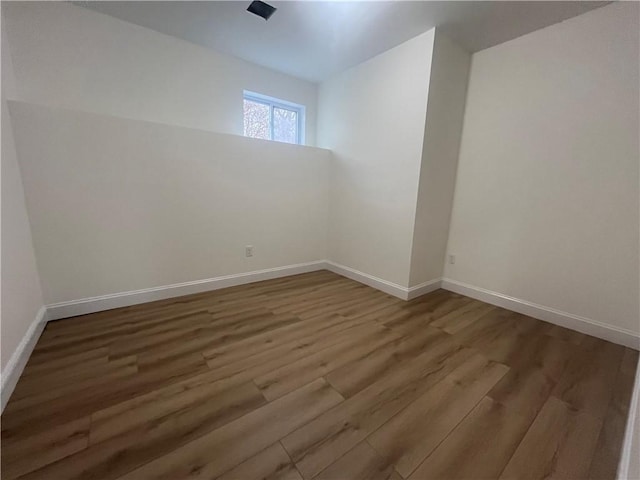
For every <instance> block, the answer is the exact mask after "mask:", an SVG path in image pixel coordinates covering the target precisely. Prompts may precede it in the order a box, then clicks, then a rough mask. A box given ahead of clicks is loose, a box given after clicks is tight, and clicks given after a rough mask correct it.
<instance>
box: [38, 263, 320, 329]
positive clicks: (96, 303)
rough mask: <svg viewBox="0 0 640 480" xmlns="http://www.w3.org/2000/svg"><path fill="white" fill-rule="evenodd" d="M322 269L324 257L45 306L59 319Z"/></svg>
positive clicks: (49, 312)
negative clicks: (313, 260) (317, 259)
mask: <svg viewBox="0 0 640 480" xmlns="http://www.w3.org/2000/svg"><path fill="white" fill-rule="evenodd" d="M324 269H326V263H325V262H324V260H319V261H316V262H309V263H299V264H296V265H287V266H284V267H276V268H268V269H265V270H256V271H253V272H246V273H238V274H234V275H225V276H222V277H215V278H207V279H204V280H196V281H193V282H184V283H176V284H173V285H164V286H161V287H153V288H145V289H142V290H133V291H129V292H121V293H114V294H110V295H102V296H99V297H91V298H83V299H80V300H72V301H69V302H61V303H54V304H52V305H47V313H48V318H49V320H58V319H60V318H67V317H75V316H77V315H86V314H88V313H95V312H100V311H103V310H110V309H112V308H119V307H128V306H131V305H137V304H140V303H146V302H152V301H155V300H164V299H167V298H173V297H180V296H182V295H190V294H192V293H201V292H207V291H211V290H218V289H220V288H227V287H234V286H236V285H244V284H246V283H253V282H260V281H262V280H271V279H273V278H280V277H287V276H289V275H298V274H300V273H308V272H314V271H317V270H324Z"/></svg>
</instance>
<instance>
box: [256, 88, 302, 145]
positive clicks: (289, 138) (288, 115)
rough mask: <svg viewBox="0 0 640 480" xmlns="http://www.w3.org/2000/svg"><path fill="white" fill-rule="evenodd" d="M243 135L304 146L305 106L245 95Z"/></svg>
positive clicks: (262, 96) (271, 98)
mask: <svg viewBox="0 0 640 480" xmlns="http://www.w3.org/2000/svg"><path fill="white" fill-rule="evenodd" d="M244 136H245V137H252V138H262V139H264V140H275V141H276V142H285V143H298V144H302V143H304V106H302V105H298V104H296V103H291V102H287V101H285V100H279V99H277V98H273V97H267V96H266V95H260V94H259V93H253V92H247V91H246V90H245V92H244Z"/></svg>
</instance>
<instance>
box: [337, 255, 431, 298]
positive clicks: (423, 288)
mask: <svg viewBox="0 0 640 480" xmlns="http://www.w3.org/2000/svg"><path fill="white" fill-rule="evenodd" d="M326 268H327V270H330V271H332V272H333V273H337V274H338V275H342V276H343V277H347V278H350V279H351V280H355V281H356V282H360V283H364V284H365V285H368V286H370V287H373V288H375V289H376V290H380V291H382V292H384V293H388V294H389V295H393V296H394V297H398V298H400V299H402V300H411V299H413V298H417V297H419V296H421V295H425V294H427V293H429V292H433V291H434V290H437V289H438V288H440V279H439V278H437V279H435V280H431V281H429V282H425V283H421V284H419V285H416V286H414V287H403V286H402V285H398V284H397V283H393V282H389V281H388V280H384V279H382V278H379V277H375V276H373V275H369V274H368V273H364V272H361V271H359V270H356V269H355V268H351V267H347V266H345V265H340V264H339V263H335V262H332V261H330V260H327V261H326Z"/></svg>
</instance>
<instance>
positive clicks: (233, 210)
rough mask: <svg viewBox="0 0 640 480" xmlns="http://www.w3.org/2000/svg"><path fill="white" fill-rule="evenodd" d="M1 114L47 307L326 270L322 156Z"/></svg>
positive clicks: (212, 136)
mask: <svg viewBox="0 0 640 480" xmlns="http://www.w3.org/2000/svg"><path fill="white" fill-rule="evenodd" d="M9 107H10V113H11V118H12V122H13V125H14V129H15V141H16V147H17V151H18V155H19V158H20V162H21V167H22V172H23V182H24V188H25V192H26V197H27V207H28V210H29V216H30V219H31V225H32V229H33V237H34V244H35V250H36V256H37V259H38V267H39V269H40V275H41V278H42V285H43V292H44V298H45V302H46V303H47V304H51V303H56V302H63V301H69V300H77V299H82V298H87V297H92V296H98V295H105V294H110V293H117V292H123V291H130V290H136V289H142V288H150V287H154V286H162V285H168V284H174V283H180V282H186V281H193V280H199V279H206V278H212V277H217V276H222V275H229V274H234V273H242V272H247V271H253V270H260V269H266V268H272V267H280V266H285V265H290V264H297V263H304V262H310V261H316V260H324V259H325V258H326V229H327V215H328V204H329V200H328V185H329V167H330V156H331V152H328V151H326V150H321V149H317V148H312V147H305V146H298V145H289V144H284V143H277V142H269V141H264V140H255V139H250V138H245V137H239V136H235V135H225V134H218V133H212V132H207V131H203V130H195V129H189V128H183V127H175V126H168V125H164V124H158V123H151V122H144V121H137V120H127V119H122V118H116V117H111V116H107V115H98V114H94V113H85V112H78V111H71V110H63V109H59V108H52V107H44V106H37V105H32V104H27V103H23V102H9ZM245 245H253V246H254V248H255V256H253V257H251V258H245V252H244V246H245Z"/></svg>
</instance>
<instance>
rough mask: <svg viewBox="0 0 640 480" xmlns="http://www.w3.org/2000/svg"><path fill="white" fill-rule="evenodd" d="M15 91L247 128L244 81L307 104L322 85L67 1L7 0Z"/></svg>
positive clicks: (70, 103) (216, 127) (310, 124)
mask: <svg viewBox="0 0 640 480" xmlns="http://www.w3.org/2000/svg"><path fill="white" fill-rule="evenodd" d="M2 9H3V13H4V15H5V16H6V18H7V20H8V21H7V29H8V39H9V43H10V46H11V53H12V56H13V63H14V68H15V74H16V78H17V79H18V84H17V85H18V89H17V92H16V96H15V97H12V99H17V100H23V101H27V102H31V103H38V104H43V105H51V106H59V107H66V108H72V109H77V110H86V111H94V112H100V113H108V114H111V115H116V116H121V117H128V118H133V119H140V120H150V121H155V122H162V123H167V124H174V125H182V126H187V127H193V128H202V129H205V130H211V131H216V132H222V133H233V134H237V135H242V133H243V117H242V115H243V114H242V91H243V89H246V90H251V91H254V92H259V93H262V94H265V95H270V96H273V97H277V98H282V99H285V100H289V101H292V102H296V103H300V104H303V105H305V106H306V107H307V108H306V122H307V129H306V139H305V140H306V143H307V145H315V131H316V105H317V92H318V88H317V85H316V84H314V83H310V82H307V81H304V80H300V79H297V78H294V77H291V76H288V75H284V74H282V73H278V72H275V71H273V70H269V69H267V68H263V67H259V66H257V65H254V64H251V63H248V62H245V61H243V60H240V59H238V58H234V57H230V56H225V55H222V54H219V53H217V52H214V51H212V50H209V49H206V48H203V47H200V46H197V45H195V44H192V43H189V42H186V41H183V40H179V39H177V38H175V37H172V36H169V35H164V34H161V33H158V32H156V31H153V30H149V29H146V28H143V27H140V26H138V25H134V24H131V23H127V22H124V21H121V20H118V19H115V18H113V17H110V16H108V15H104V14H101V13H98V12H95V11H93V10H89V9H85V8H82V7H79V6H76V5H72V4H70V3H67V2H2Z"/></svg>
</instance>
